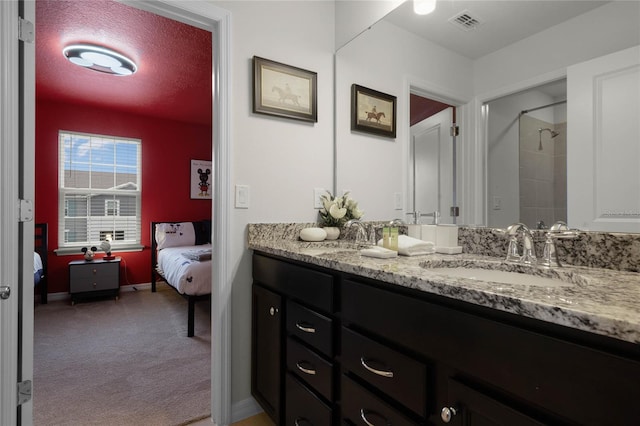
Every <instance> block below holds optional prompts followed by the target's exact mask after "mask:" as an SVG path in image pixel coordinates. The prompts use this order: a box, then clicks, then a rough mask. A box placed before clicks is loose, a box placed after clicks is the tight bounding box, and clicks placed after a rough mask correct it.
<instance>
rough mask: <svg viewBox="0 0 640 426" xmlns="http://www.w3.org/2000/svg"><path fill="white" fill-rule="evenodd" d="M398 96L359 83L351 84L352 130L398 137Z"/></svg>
mask: <svg viewBox="0 0 640 426" xmlns="http://www.w3.org/2000/svg"><path fill="white" fill-rule="evenodd" d="M396 100H397V98H396V97H395V96H392V95H388V94H386V93H382V92H378V91H377V90H373V89H369V88H366V87H363V86H359V85H357V84H352V85H351V130H352V131H358V132H364V133H370V134H374V135H379V136H385V137H389V138H394V139H395V137H396V127H397V126H396Z"/></svg>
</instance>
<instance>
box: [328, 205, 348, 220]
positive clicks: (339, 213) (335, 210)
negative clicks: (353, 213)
mask: <svg viewBox="0 0 640 426" xmlns="http://www.w3.org/2000/svg"><path fill="white" fill-rule="evenodd" d="M329 214H330V215H331V216H333V217H334V218H336V219H342V218H343V217H344V215H346V214H347V208H346V207H343V208H340V207H338V204H337V203H336V204H333V205H332V206H331V208H330V209H329Z"/></svg>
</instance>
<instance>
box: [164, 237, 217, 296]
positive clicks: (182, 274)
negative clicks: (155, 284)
mask: <svg viewBox="0 0 640 426" xmlns="http://www.w3.org/2000/svg"><path fill="white" fill-rule="evenodd" d="M203 250H211V244H203V245H198V246H183V247H166V248H163V249H162V250H159V251H158V266H157V268H158V272H159V273H160V274H161V275H162V276H163V277H164V278H165V279H166V280H167V283H169V285H171V286H173V287H175V288H176V290H178V292H180V293H181V294H188V295H192V296H199V295H202V294H210V293H211V260H205V261H197V260H190V259H188V258H187V257H185V256H184V253H191V254H193V253H202V252H203Z"/></svg>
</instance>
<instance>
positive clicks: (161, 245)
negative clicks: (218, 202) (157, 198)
mask: <svg viewBox="0 0 640 426" xmlns="http://www.w3.org/2000/svg"><path fill="white" fill-rule="evenodd" d="M158 278H161V279H163V280H164V281H165V282H166V283H167V284H168V285H169V286H171V287H172V288H173V289H174V290H175V291H176V292H178V293H179V294H180V295H181V296H183V297H184V298H185V299H186V300H187V303H188V311H187V336H188V337H193V335H194V316H195V304H196V302H198V301H202V300H209V301H210V300H211V221H210V220H201V221H195V222H151V291H152V292H154V293H155V292H156V283H157V281H158Z"/></svg>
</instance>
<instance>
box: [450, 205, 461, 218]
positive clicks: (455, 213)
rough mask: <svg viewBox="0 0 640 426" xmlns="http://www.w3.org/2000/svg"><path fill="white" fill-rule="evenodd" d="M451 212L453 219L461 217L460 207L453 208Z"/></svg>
mask: <svg viewBox="0 0 640 426" xmlns="http://www.w3.org/2000/svg"><path fill="white" fill-rule="evenodd" d="M449 212H450V213H451V216H452V217H458V216H460V207H457V206H452V207H451V209H450V210H449Z"/></svg>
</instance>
